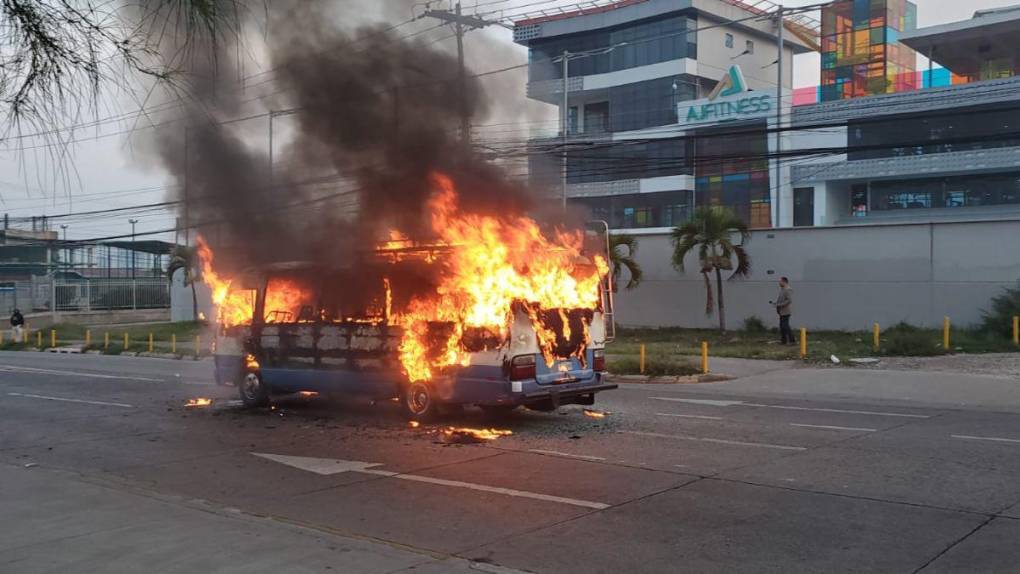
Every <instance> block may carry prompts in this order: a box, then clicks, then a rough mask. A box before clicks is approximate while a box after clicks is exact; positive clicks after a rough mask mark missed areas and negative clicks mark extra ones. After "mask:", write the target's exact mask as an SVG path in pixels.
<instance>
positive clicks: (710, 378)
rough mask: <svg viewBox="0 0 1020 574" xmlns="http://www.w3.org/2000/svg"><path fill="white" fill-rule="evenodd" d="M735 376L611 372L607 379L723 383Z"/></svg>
mask: <svg viewBox="0 0 1020 574" xmlns="http://www.w3.org/2000/svg"><path fill="white" fill-rule="evenodd" d="M734 378H735V377H731V376H729V375H724V374H717V373H707V374H704V375H685V376H676V377H653V376H646V375H612V374H610V375H609V376H608V377H607V379H608V380H609V381H610V382H614V383H622V384H642V385H697V384H703V383H721V382H723V381H731V380H733V379H734Z"/></svg>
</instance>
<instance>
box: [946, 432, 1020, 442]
mask: <svg viewBox="0 0 1020 574" xmlns="http://www.w3.org/2000/svg"><path fill="white" fill-rule="evenodd" d="M952 437H953V438H959V439H963V440H987V441H992V442H1008V443H1013V444H1020V439H1015V438H1001V437H997V436H970V435H965V434H954V435H952Z"/></svg>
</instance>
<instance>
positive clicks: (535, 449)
mask: <svg viewBox="0 0 1020 574" xmlns="http://www.w3.org/2000/svg"><path fill="white" fill-rule="evenodd" d="M528 452H534V453H538V454H551V455H555V456H565V457H569V458H580V459H584V460H606V459H605V458H603V457H601V456H591V455H590V454H570V453H569V452H560V451H558V450H541V449H537V448H533V449H529V450H528Z"/></svg>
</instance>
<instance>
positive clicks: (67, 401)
mask: <svg viewBox="0 0 1020 574" xmlns="http://www.w3.org/2000/svg"><path fill="white" fill-rule="evenodd" d="M7 396H9V397H22V398H26V399H44V400H47V401H61V402H65V403H83V404H86V405H103V406H107V407H121V408H125V409H133V408H135V406H134V405H128V404H124V403H107V402H103V401H86V400H82V399H66V398H63V397H47V396H43V395H29V394H24V393H7Z"/></svg>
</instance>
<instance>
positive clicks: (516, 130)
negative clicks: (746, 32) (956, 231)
mask: <svg viewBox="0 0 1020 574" xmlns="http://www.w3.org/2000/svg"><path fill="white" fill-rule="evenodd" d="M477 3H478V4H481V5H484V6H482V7H481V8H479V10H480V11H489V10H493V9H494V8H501V9H503V10H504V11H505V12H504V13H505V14H517V13H521V12H525V11H528V10H530V9H533V8H529V7H527V5H534V4H536V2H535V0H507V1H505V2H501V3H498V4H494V3H493V0H480V1H479V2H477ZM574 3H575V2H572V1H570V0H565V1H562V2H555V1H553V2H548V3H545V4H543V6H537V7H544V6H555V5H560V6H570V5H573V4H574ZM814 3H817V0H787V1H786V2H784V5H786V6H804V5H810V4H814ZM1017 3H1020V0H967V1H962V0H919V1H918V2H917V4H918V25H919V26H920V27H925V26H932V25H936V24H942V23H945V22H951V21H955V20H962V19H967V18H969V17H971V15H972V14H973V12H974V11H975V10H979V9H986V8H996V7H1002V6H1009V5H1014V4H1017ZM473 4H474V2H464V6H465V9H467V10H468V11H470V9H471V6H472V5H473ZM495 16H496V15H490V16H489V17H495ZM433 25H434V24H433V23H432V22H428V21H418V22H413V23H410V24H407V25H404V26H402V27H401V28H400V29H399V31H400V32H401V33H403V34H410V33H414V32H415V31H419V30H423V29H426V28H428V27H430V26H433ZM435 33H437V34H439V36H436V39H437V40H440V39H442V38H443V37H445V36H448V35H449V32H448V31H445V30H440V31H437V32H435ZM482 35H484V38H482V37H481V36H482ZM472 37H474V38H475V40H474V41H472ZM483 42H493V43H494V44H495V45H496V48H497V49H493V48H492V47H483V46H481V44H482V43H483ZM472 44H474V45H472ZM442 45H445V46H446V47H447V48H448V49H454V48H453V45H454V42H453V40H442ZM466 47H467V51H468V54H469V64H470V65H471V66H472V68H473V69H474V70H475V71H476V72H483V71H487V70H492V69H498V68H503V67H506V66H509V65H513V64H518V63H523V62H526V61H527V55H526V52H525V51H524V50H523V49H520V48H519V47H516V46H514V45H513V43H512V42H511V33H510V31H509V30H506V29H503V28H496V27H493V28H490V29H487V30H485V31H483V32H473V33H472V34H469V35H468V36H467V40H466ZM248 65H249V70H250V71H249V72H248V73H249V75H250V74H256V73H258V71H259V70H258V67H257V65H256V63H255V62H250V63H249V64H248ZM794 72H795V84H796V86H797V87H802V86H811V85H816V84H817V83H818V57H817V55H815V54H808V55H805V56H799V57H798V58H797V61H796V62H795V63H794ZM524 78H525V76H524V75H523V73H521V72H520V71H518V72H515V73H509V74H506V75H502V77H496V76H492V77H489V78H487V79H486V83H487V84H488V85H489V89H490V91H494V92H497V93H500V94H502V95H503V97H502V98H501V100H500V102H499V106H498V107H499V109H498V110H497V113H498V119H495V120H489V125H488V126H487V127H483V128H481V130H482V133H483V134H484V137H490V138H492V139H494V140H500V139H504V140H509V139H514V138H516V139H521V138H523V137H526V135H527V133H528V130H529V129H530V128H532V127H534V126H535V125H542V124H539V123H538V122H540V121H548V115H547V113H543V110H542V106H543V105H542V104H535V103H529V102H527V101H526V99H525V97H524V89H525V86H524ZM259 80H261V77H259ZM253 90H255V91H257V88H253ZM138 109H139V106H138V104H137V103H134V102H133V101H132V100H131V99H129V98H125V97H120V98H104V101H103V102H102V109H101V110H99V111H98V112H97V114H96V116H95V117H98V118H108V117H110V116H113V115H116V114H119V113H129V112H135V111H137V110H138ZM153 118H154V119H153V121H155V122H156V123H159V122H160V121H166V120H169V119H172V114H168V113H163V114H162V115H160V114H157V115H155V116H153ZM90 119H94V118H90ZM508 119H509V121H508ZM506 124H514V125H506ZM282 127H283V128H284V129H285V126H282ZM548 127H554V126H548ZM146 129H151V128H147V127H146V123H145V121H142V120H139V119H138V118H137V117H132V118H131V119H130V121H121V122H109V121H107V122H103V124H102V125H101V126H99V127H97V128H92V129H90V130H85V131H80V132H78V133H77V134H76V136H75V137H74V141H75V142H76V143H75V144H74V145H73V146H71V151H72V152H73V156H72V159H71V160H70V161H71V167H72V168H73V170H74V171H75V172H76V173H74V174H73V176H72V177H70V178H64V180H63V181H64V183H61V182H60V180H61V178H60V177H58V176H55V174H56V173H57V172H56V171H55V169H54V164H53V162H52V161H50V159H49V155H50V154H48V153H46V152H48V151H51V150H52V148H50V147H46V146H47V142H45V141H42V140H38V139H31V138H26V139H21V140H8V141H2V142H0V200H2V202H0V212H5V213H9V214H10V215H11V217H28V216H33V215H55V214H63V213H68V212H80V211H86V210H95V209H106V208H117V207H125V206H133V205H141V204H148V203H156V202H160V201H164V200H165V199H166V197H167V188H166V186H167V185H168V184H169V183H170V179H169V177H168V176H167V175H166V174H165V173H163V172H162V171H161V170H160V169H159V168H157V167H154V166H151V165H149V166H146V165H145V163H144V162H143V161H142V160H141V157H142V155H143V154H140V153H139V152H140V149H139V146H140V145H141V143H142V141H143V140H144V138H142V137H139V136H138V135H137V134H140V133H141V131H142V130H146ZM162 129H167V128H162ZM131 131H134V133H135V134H136V136H135V137H129V136H127V135H125V133H123V132H131ZM20 148H24V149H21V151H19V152H15V151H13V150H15V149H20ZM68 182H69V183H68ZM129 217H135V218H136V219H138V220H139V223H138V225H137V230H138V232H139V233H146V232H149V231H155V230H159V229H165V228H170V227H173V225H174V214H173V213H172V212H167V211H152V212H147V213H138V214H131V215H130V216H129V215H128V214H115V215H109V216H105V217H103V218H82V217H78V218H71V219H67V220H63V222H64V223H66V224H67V225H68V229H67V235H68V237H69V238H72V239H75V238H77V239H86V238H91V237H102V236H106V235H115V234H120V233H129V232H130V231H131V227H130V225H129V224H128V219H129ZM57 225H59V223H58V224H57ZM57 225H55V226H54V227H55V228H57ZM160 238H162V239H167V240H172V239H173V237H172V235H164V236H161V237H160Z"/></svg>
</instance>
